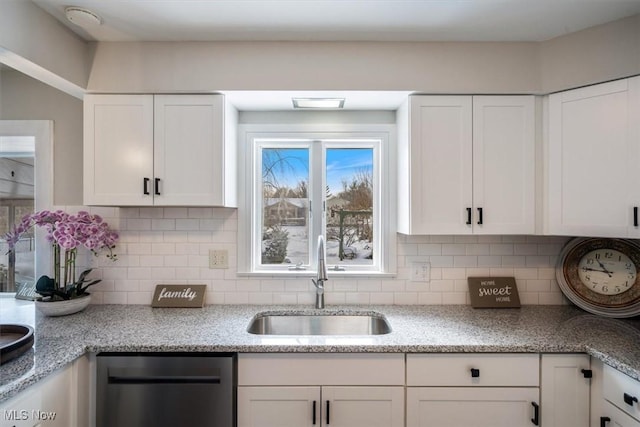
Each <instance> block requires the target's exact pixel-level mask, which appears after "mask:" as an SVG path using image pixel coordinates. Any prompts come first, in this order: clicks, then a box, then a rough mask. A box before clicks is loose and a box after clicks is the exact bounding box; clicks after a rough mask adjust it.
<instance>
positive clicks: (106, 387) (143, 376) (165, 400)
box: [96, 353, 236, 427]
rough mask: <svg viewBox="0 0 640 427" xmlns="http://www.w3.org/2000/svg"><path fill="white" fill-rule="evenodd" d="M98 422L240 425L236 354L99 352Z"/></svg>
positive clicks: (164, 426)
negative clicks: (236, 400)
mask: <svg viewBox="0 0 640 427" xmlns="http://www.w3.org/2000/svg"><path fill="white" fill-rule="evenodd" d="M96 360H97V363H96V365H97V393H96V397H97V403H96V427H176V426H189V427H234V425H235V406H236V402H235V399H236V375H235V372H236V363H235V362H236V357H235V355H234V354H220V353H213V354H209V353H99V354H98V355H97V357H96Z"/></svg>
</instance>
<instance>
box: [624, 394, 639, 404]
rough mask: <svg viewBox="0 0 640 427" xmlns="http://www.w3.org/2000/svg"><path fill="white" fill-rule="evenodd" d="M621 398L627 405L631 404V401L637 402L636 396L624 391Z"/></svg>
mask: <svg viewBox="0 0 640 427" xmlns="http://www.w3.org/2000/svg"><path fill="white" fill-rule="evenodd" d="M622 398H623V399H624V403H626V404H627V405H633V402H635V403H638V398H637V397H635V396H631V395H630V394H627V393H625V394H624V395H623V397H622Z"/></svg>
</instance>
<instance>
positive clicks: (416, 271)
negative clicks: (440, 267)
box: [411, 262, 431, 282]
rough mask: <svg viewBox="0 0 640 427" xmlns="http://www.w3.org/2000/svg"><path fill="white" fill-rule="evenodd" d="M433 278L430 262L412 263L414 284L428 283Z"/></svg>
mask: <svg viewBox="0 0 640 427" xmlns="http://www.w3.org/2000/svg"><path fill="white" fill-rule="evenodd" d="M430 278H431V263H428V262H412V263H411V281H412V282H428V281H429V280H430Z"/></svg>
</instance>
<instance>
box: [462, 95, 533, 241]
mask: <svg viewBox="0 0 640 427" xmlns="http://www.w3.org/2000/svg"><path fill="white" fill-rule="evenodd" d="M473 205H474V208H475V214H476V220H475V222H474V224H473V232H474V233H475V234H534V232H535V211H536V208H535V105H534V97H532V96H474V97H473ZM480 213H482V215H481V214H480Z"/></svg>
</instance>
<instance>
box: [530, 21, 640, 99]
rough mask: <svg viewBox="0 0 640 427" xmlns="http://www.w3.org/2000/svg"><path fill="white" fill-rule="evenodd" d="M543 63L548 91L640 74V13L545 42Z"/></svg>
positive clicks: (544, 78)
mask: <svg viewBox="0 0 640 427" xmlns="http://www.w3.org/2000/svg"><path fill="white" fill-rule="evenodd" d="M540 67H541V73H542V89H543V91H544V92H546V93H549V92H555V91H559V90H563V89H567V88H570V87H577V86H584V85H588V84H592V83H594V82H603V81H607V80H612V79H616V78H622V77H629V76H633V75H637V74H640V15H636V16H633V17H630V18H625V19H621V20H619V21H616V22H614V23H610V24H605V25H600V26H597V27H593V28H588V29H586V30H583V31H579V32H576V33H573V34H569V35H566V36H564V37H558V38H555V39H553V40H549V41H547V42H545V43H542V44H541V45H540Z"/></svg>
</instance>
